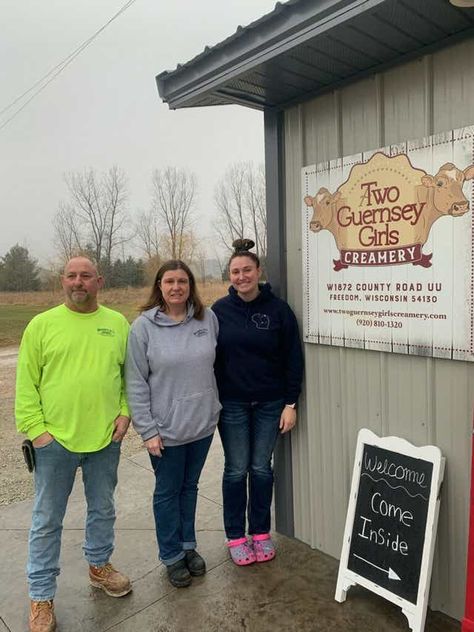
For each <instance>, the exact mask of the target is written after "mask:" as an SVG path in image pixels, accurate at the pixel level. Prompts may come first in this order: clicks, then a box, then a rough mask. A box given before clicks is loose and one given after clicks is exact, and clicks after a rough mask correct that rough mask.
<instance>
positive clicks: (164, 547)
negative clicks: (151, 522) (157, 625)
mask: <svg viewBox="0 0 474 632" xmlns="http://www.w3.org/2000/svg"><path fill="white" fill-rule="evenodd" d="M212 437H213V435H210V436H209V437H205V438H204V439H200V440H199V441H192V442H191V443H186V444H184V445H178V446H172V447H171V446H170V447H166V448H165V449H164V450H163V451H162V453H161V456H160V457H158V456H155V455H153V454H150V460H151V464H152V466H153V470H154V472H155V477H156V483H155V493H154V494H153V513H154V516H155V526H156V538H157V540H158V546H159V548H160V560H161V561H162V562H163V564H165V566H171V564H174V563H175V562H178V561H179V560H181V559H183V557H184V556H185V551H190V550H192V549H195V548H196V532H195V529H194V522H195V517H196V504H197V493H198V482H199V477H200V475H201V471H202V468H203V467H204V463H205V461H206V457H207V453H208V452H209V448H210V447H211V442H212Z"/></svg>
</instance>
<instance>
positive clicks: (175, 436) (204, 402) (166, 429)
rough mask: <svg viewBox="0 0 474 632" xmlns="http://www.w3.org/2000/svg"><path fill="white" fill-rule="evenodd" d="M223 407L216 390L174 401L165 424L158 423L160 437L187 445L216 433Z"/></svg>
mask: <svg viewBox="0 0 474 632" xmlns="http://www.w3.org/2000/svg"><path fill="white" fill-rule="evenodd" d="M221 408H222V406H221V405H220V402H219V400H218V399H217V397H216V393H215V391H214V389H212V388H210V389H208V390H206V391H203V392H202V393H194V394H193V395H188V396H186V397H179V398H178V399H174V400H173V403H172V404H171V408H170V411H169V413H168V415H167V416H166V419H165V420H164V421H163V423H160V422H159V423H158V428H159V431H160V435H161V436H162V437H163V439H164V440H165V441H166V439H168V440H170V441H175V442H178V443H187V442H189V441H193V440H194V439H197V438H201V437H202V436H203V435H204V434H205V433H206V432H207V431H209V434H210V433H211V432H213V431H214V428H215V427H216V425H217V420H218V417H219V411H220V410H221Z"/></svg>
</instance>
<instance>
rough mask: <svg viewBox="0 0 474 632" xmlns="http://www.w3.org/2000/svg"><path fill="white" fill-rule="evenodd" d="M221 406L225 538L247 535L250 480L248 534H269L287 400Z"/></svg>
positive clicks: (226, 402)
mask: <svg viewBox="0 0 474 632" xmlns="http://www.w3.org/2000/svg"><path fill="white" fill-rule="evenodd" d="M221 404H222V410H221V416H220V420H219V433H220V435H221V440H222V445H223V447H224V455H225V465H224V476H223V479H222V495H223V501H224V527H225V532H226V536H227V538H228V539H229V540H234V539H236V538H242V537H243V536H244V535H245V509H246V506H247V481H248V523H249V533H250V534H251V535H257V534H262V533H268V532H269V531H270V507H271V504H272V494H273V469H272V454H273V450H274V448H275V444H276V440H277V438H278V434H279V425H280V416H281V412H282V410H283V407H284V400H283V399H280V400H276V401H271V402H236V401H221Z"/></svg>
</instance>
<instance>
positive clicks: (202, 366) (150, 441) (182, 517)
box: [125, 260, 221, 587]
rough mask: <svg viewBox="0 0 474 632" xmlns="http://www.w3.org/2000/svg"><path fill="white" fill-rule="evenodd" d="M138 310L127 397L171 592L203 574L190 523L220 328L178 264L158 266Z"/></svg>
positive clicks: (208, 432)
mask: <svg viewBox="0 0 474 632" xmlns="http://www.w3.org/2000/svg"><path fill="white" fill-rule="evenodd" d="M142 309H143V311H142V313H141V315H140V316H139V317H138V318H137V319H136V320H135V322H134V323H133V325H132V327H131V330H130V337H129V341H128V351H127V361H126V367H125V369H126V373H125V375H126V384H127V396H128V402H129V406H130V409H131V412H132V420H133V425H134V427H135V430H136V431H137V432H138V433H139V434H140V435H141V437H142V439H143V441H144V444H145V447H146V448H147V450H148V452H149V454H150V460H151V463H152V466H153V470H154V472H155V477H156V484H155V492H154V495H153V512H154V516H155V525H156V535H157V539H158V546H159V549H160V559H161V561H162V562H163V564H165V566H166V568H167V572H168V578H169V580H170V582H171V583H172V584H173V586H178V587H183V586H189V584H190V583H191V579H192V576H197V575H203V574H204V573H205V572H206V564H205V562H204V560H203V558H202V557H201V556H200V555H199V554H198V553H197V551H196V534H195V528H194V522H195V513H196V502H197V485H198V481H199V476H200V474H201V470H202V468H203V466H204V462H205V460H206V457H207V453H208V451H209V448H210V445H211V441H212V436H213V433H214V430H215V427H216V424H217V421H218V417H219V411H220V409H221V405H220V403H219V400H218V395H217V388H216V381H215V377H214V371H213V365H214V359H215V347H216V340H217V333H218V323H217V318H216V316H215V315H214V313H213V312H211V310H209V309H206V308H204V306H203V304H202V303H201V300H200V298H199V296H198V293H197V289H196V283H195V279H194V275H193V273H192V272H191V270H190V269H189V267H188V266H187V265H186V264H185V263H183V262H182V261H179V260H172V261H167V262H166V263H164V264H163V265H162V266H161V267H160V269H159V270H158V272H157V274H156V278H155V281H154V283H153V287H152V289H151V294H150V298H149V300H148V302H147V303H146V305H144V306H143V308H142Z"/></svg>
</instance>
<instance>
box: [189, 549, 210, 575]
mask: <svg viewBox="0 0 474 632" xmlns="http://www.w3.org/2000/svg"><path fill="white" fill-rule="evenodd" d="M184 559H185V560H186V566H187V567H188V571H189V572H190V574H191V575H192V576H193V577H199V576H200V575H204V573H205V572H206V562H205V561H204V560H203V558H202V557H201V556H200V555H199V553H198V552H197V551H195V550H194V549H193V550H192V551H186V555H185V557H184Z"/></svg>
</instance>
